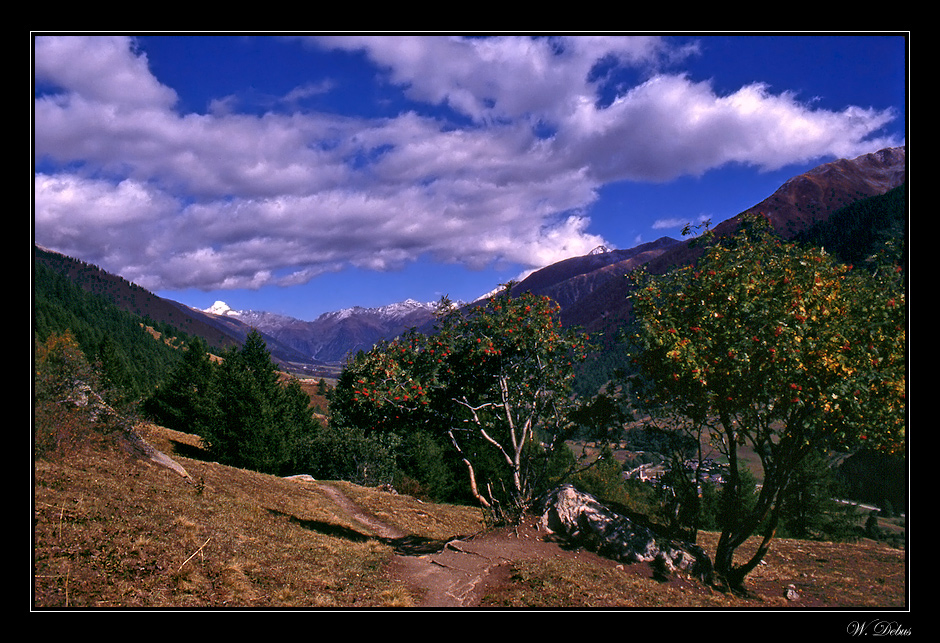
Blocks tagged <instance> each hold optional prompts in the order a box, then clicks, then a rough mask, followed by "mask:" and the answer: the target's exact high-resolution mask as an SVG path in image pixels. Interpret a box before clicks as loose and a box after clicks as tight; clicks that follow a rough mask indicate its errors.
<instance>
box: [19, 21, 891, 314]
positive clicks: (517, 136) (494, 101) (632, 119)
mask: <svg viewBox="0 0 940 643" xmlns="http://www.w3.org/2000/svg"><path fill="white" fill-rule="evenodd" d="M908 45H909V43H908V40H907V38H906V37H905V35H904V34H862V35H842V34H837V35H817V34H813V35H791V34H755V35H739V34H730V35H726V34H715V35H713V34H707V33H704V34H695V33H689V34H683V33H679V34H668V35H660V34H635V35H633V34H631V35H621V34H616V33H614V34H579V35H574V36H568V35H557V36H552V37H548V38H546V37H532V36H527V35H511V36H510V35H501V34H495V35H493V36H489V37H482V38H481V37H474V38H465V37H460V36H457V35H416V36H405V35H397V34H396V35H370V34H313V35H303V36H295V35H287V34H279V33H265V34H250V33H245V34H233V35H190V34H179V35H177V34H155V35H139V36H132V35H125V34H106V33H105V34H95V35H84V34H67V35H63V34H49V35H46V34H35V38H34V47H33V67H34V73H35V76H34V109H33V132H34V137H33V152H34V175H35V177H34V203H35V209H34V214H33V231H34V238H35V241H36V243H39V244H40V245H43V246H45V247H48V248H51V249H53V250H57V251H59V252H63V253H65V254H68V255H70V256H73V257H77V258H80V259H82V260H85V261H87V262H90V263H93V264H96V265H98V266H101V267H102V268H104V269H106V270H108V271H109V272H113V273H116V274H119V275H121V276H123V277H125V278H126V279H128V280H130V281H133V282H134V283H137V284H139V285H141V286H143V287H145V288H147V289H149V290H151V291H153V292H155V293H157V294H159V295H161V296H164V297H168V298H171V299H175V300H177V301H180V302H182V303H185V304H187V305H190V306H193V307H196V308H207V307H209V306H210V305H212V303H213V302H215V301H216V300H223V301H225V302H227V303H228V304H229V305H230V306H232V307H233V308H236V309H249V308H250V309H256V310H268V311H272V312H278V313H282V314H286V315H290V316H293V317H297V318H299V319H314V318H315V317H317V316H318V315H319V314H321V313H323V312H328V311H331V310H337V309H340V308H345V307H349V306H353V305H362V306H380V305H384V304H389V303H394V302H396V301H401V300H403V299H406V298H412V299H417V300H420V301H435V300H437V299H439V298H440V296H441V295H444V294H447V295H449V296H450V297H451V298H452V299H462V300H472V299H474V298H476V297H477V296H479V295H482V294H483V293H485V292H488V291H490V290H492V289H493V288H495V287H496V286H497V285H498V284H500V283H503V282H505V281H507V280H509V279H514V278H517V277H519V276H521V275H523V274H525V273H526V271H529V270H532V269H535V268H538V267H541V266H543V265H547V264H549V263H553V262H555V261H559V260H561V259H564V258H566V257H569V256H575V255H581V254H585V253H587V252H590V251H591V250H592V249H594V248H595V247H597V246H598V245H606V246H608V247H611V248H629V247H633V246H635V245H637V244H638V243H642V242H645V241H652V240H654V239H656V238H658V237H661V236H672V237H674V238H680V236H681V233H680V230H681V228H682V226H683V225H684V224H686V223H693V222H698V221H700V220H702V219H704V218H708V219H711V221H712V223H713V224H714V223H718V222H719V221H722V220H724V219H726V218H728V217H731V216H734V215H735V214H737V213H738V212H740V211H742V210H744V209H747V208H748V207H750V206H752V205H755V204H756V203H758V202H760V201H761V200H763V199H764V198H766V197H767V196H769V195H770V194H772V193H773V191H774V190H776V188H777V187H779V186H780V185H781V184H782V183H783V182H784V181H785V180H786V179H788V178H790V177H791V176H794V175H796V174H799V173H801V172H804V171H806V170H807V169H809V168H811V167H813V166H815V165H818V164H820V163H824V162H827V161H830V160H833V159H835V158H854V157H856V156H859V155H861V154H865V153H868V152H873V151H877V150H879V149H882V148H884V147H889V146H896V145H904V144H905V143H906V127H907V123H906V115H907V112H908V105H907V104H906V100H907V77H908V72H907V67H906V63H907V56H908V55H909V47H908Z"/></svg>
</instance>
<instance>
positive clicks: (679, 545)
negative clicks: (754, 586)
mask: <svg viewBox="0 0 940 643" xmlns="http://www.w3.org/2000/svg"><path fill="white" fill-rule="evenodd" d="M542 507H543V508H542V517H541V524H542V527H543V528H545V529H547V530H549V531H551V532H553V533H555V534H558V535H561V536H563V537H564V538H566V539H567V540H569V541H570V542H572V543H574V544H577V545H580V546H582V547H584V548H585V549H589V550H591V551H594V552H596V553H598V554H600V555H601V556H604V557H606V558H611V559H613V560H617V561H620V562H624V563H635V562H647V563H651V564H652V565H653V568H654V570H656V571H657V572H658V573H664V572H665V573H668V572H676V571H683V572H685V573H688V574H690V575H692V576H696V577H698V578H700V579H701V580H703V581H704V582H709V583H710V582H711V580H712V563H711V560H710V559H709V558H708V555H707V554H706V553H705V551H704V550H703V549H702V548H701V547H699V546H697V545H694V544H691V543H685V542H680V541H675V540H672V539H669V538H665V537H662V536H660V535H658V534H656V533H655V532H654V531H653V530H652V529H650V528H649V527H648V526H645V525H642V524H639V523H638V522H636V521H634V520H631V519H630V518H628V517H627V516H624V515H622V514H620V513H617V512H616V511H614V510H612V509H610V508H609V507H607V506H605V505H603V504H602V503H601V502H599V501H598V500H597V499H596V498H595V497H594V496H592V495H591V494H588V493H584V492H581V491H578V490H577V489H575V488H574V487H573V486H571V485H570V484H565V485H561V486H559V487H556V488H555V489H554V490H553V491H551V492H550V493H549V494H548V495H547V496H546V497H545V498H544V500H543V505H542Z"/></svg>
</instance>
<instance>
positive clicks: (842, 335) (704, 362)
mask: <svg viewBox="0 0 940 643" xmlns="http://www.w3.org/2000/svg"><path fill="white" fill-rule="evenodd" d="M900 273H901V270H900V268H899V267H896V266H884V267H883V268H882V269H881V270H876V271H874V273H869V272H867V271H866V272H863V271H855V272H853V271H851V270H850V268H849V267H847V266H844V265H842V264H839V263H837V262H836V261H834V260H833V259H832V257H831V256H830V255H827V254H826V253H825V252H824V251H822V250H820V249H814V248H804V247H801V246H798V245H796V244H790V243H783V242H781V241H780V239H779V238H778V237H776V236H775V235H774V234H773V233H772V231H771V230H770V226H769V224H767V222H766V221H765V220H764V219H763V218H761V217H753V218H747V219H745V220H743V221H742V225H741V229H740V231H739V232H738V233H737V234H735V235H732V236H730V237H727V238H725V239H721V240H719V242H717V243H712V244H711V245H709V246H708V247H707V248H706V251H705V254H704V255H703V256H702V258H701V259H700V260H699V262H698V264H697V265H695V266H688V267H683V268H679V269H676V270H674V271H672V272H670V273H669V274H667V275H664V276H661V277H653V276H650V275H647V274H646V273H644V272H643V271H638V272H637V273H636V274H635V275H634V278H635V279H636V282H637V290H636V291H635V293H634V294H633V305H634V310H635V313H636V315H637V326H636V330H635V333H634V335H633V338H632V339H633V340H634V342H635V345H636V347H637V363H638V366H639V368H640V370H641V373H642V375H643V378H642V379H638V382H645V383H647V384H649V385H651V386H650V387H649V388H648V389H647V390H646V391H645V392H644V394H645V395H646V401H647V402H651V401H652V402H657V401H658V403H661V404H665V405H667V406H669V407H670V409H671V412H672V413H673V414H674V415H675V416H676V417H683V418H686V420H687V423H688V424H687V426H689V427H703V426H705V425H706V424H707V423H709V422H712V421H715V422H716V425H715V428H716V430H714V431H712V432H710V435H711V436H712V437H713V440H714V442H713V445H712V446H713V447H714V448H716V449H718V450H719V451H720V452H722V453H723V454H724V455H725V456H726V457H727V459H728V462H729V469H730V475H729V480H728V482H727V483H726V484H725V486H724V488H723V494H724V499H723V502H724V503H725V506H726V507H734V508H736V510H735V511H734V512H728V513H724V514H722V521H723V527H722V529H723V531H722V538H721V541H720V542H719V546H718V552H717V554H716V572H717V573H718V574H719V576H720V577H721V578H723V579H724V580H725V581H726V582H728V583H729V585H731V586H732V587H737V586H739V585H740V583H742V582H743V579H744V576H745V575H746V574H747V573H748V572H749V571H750V570H751V569H752V568H753V566H754V565H756V564H757V563H758V562H759V561H760V559H761V558H762V557H763V554H764V552H765V551H766V545H767V543H768V542H769V539H770V536H771V535H772V533H773V529H774V528H775V527H776V526H777V521H778V520H779V518H780V511H781V508H782V506H783V502H784V498H785V497H786V493H787V490H788V488H789V487H790V485H791V484H792V483H793V476H794V473H795V472H796V471H797V468H798V466H799V464H800V462H801V461H802V460H803V458H805V457H806V456H807V455H808V454H809V453H811V452H812V451H813V450H815V449H820V448H827V447H828V448H835V447H839V448H847V447H851V446H856V445H858V444H860V443H861V444H866V445H871V446H872V447H876V448H881V449H884V450H886V451H888V452H896V451H899V450H901V449H903V444H904V422H905V417H904V412H905V402H904V397H905V368H904V366H905V328H906V319H905V303H904V297H905V293H904V290H903V287H902V279H901V278H900ZM745 444H747V445H749V446H750V448H751V449H753V451H754V452H755V453H756V454H757V455H758V457H759V458H760V460H761V464H762V467H763V472H764V479H763V485H762V487H761V492H760V495H759V498H758V502H757V503H756V504H755V506H754V508H753V509H752V510H750V511H744V509H743V507H744V505H743V504H742V503H743V500H744V495H743V494H744V488H743V486H742V480H741V477H740V470H739V464H738V449H739V448H740V447H741V446H743V445H745ZM762 525H766V531H765V532H764V533H765V541H764V543H763V544H762V546H761V547H760V548H759V549H758V551H757V552H756V554H755V555H754V557H753V558H752V559H751V560H750V561H748V562H746V563H744V564H743V565H740V566H736V565H734V564H733V563H732V555H733V552H734V550H735V549H736V548H737V547H738V546H739V545H740V544H741V543H743V542H744V541H745V540H746V539H747V538H748V537H749V536H750V535H751V534H753V533H754V531H755V530H757V529H758V528H759V527H761V526H762Z"/></svg>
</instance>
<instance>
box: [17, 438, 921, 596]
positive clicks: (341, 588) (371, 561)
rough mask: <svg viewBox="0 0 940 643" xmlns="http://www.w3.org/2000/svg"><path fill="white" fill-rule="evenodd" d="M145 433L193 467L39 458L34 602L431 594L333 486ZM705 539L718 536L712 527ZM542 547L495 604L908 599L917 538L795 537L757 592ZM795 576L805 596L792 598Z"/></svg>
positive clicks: (510, 563)
mask: <svg viewBox="0 0 940 643" xmlns="http://www.w3.org/2000/svg"><path fill="white" fill-rule="evenodd" d="M141 433H142V435H143V436H144V437H145V439H147V440H148V441H149V442H150V443H151V444H152V445H153V446H155V447H156V448H158V449H160V450H161V451H163V452H164V453H167V454H170V455H172V456H173V457H174V459H175V460H176V461H177V462H179V463H180V464H181V465H182V466H183V467H184V468H185V469H186V471H187V472H188V473H189V474H190V476H191V479H190V480H187V479H185V478H183V477H182V476H180V475H179V474H178V473H176V472H173V471H171V470H169V469H166V468H163V467H160V466H158V465H156V464H154V463H152V462H150V461H147V460H142V459H139V458H136V457H132V456H130V455H128V454H127V453H126V452H124V451H122V450H121V449H120V448H119V447H118V446H115V445H109V444H107V443H105V444H96V445H91V444H90V445H86V446H85V447H83V448H81V449H79V450H77V451H74V452H72V453H69V454H67V455H63V454H59V455H58V456H56V457H54V458H50V459H43V460H36V461H35V476H34V549H33V563H34V565H33V572H34V579H33V592H34V593H33V606H34V608H36V609H47V608H56V609H60V608H153V607H174V608H223V607H232V608H252V607H263V608H272V607H277V608H334V609H335V608H352V607H356V608H400V607H404V608H407V607H413V606H416V605H419V604H420V602H421V595H420V594H421V592H420V590H419V589H416V586H415V584H414V583H411V582H408V581H409V579H404V578H400V577H396V574H395V570H396V569H400V566H396V565H393V564H392V562H393V561H394V559H395V557H396V554H395V551H394V549H393V548H392V547H391V546H390V545H389V544H388V541H387V540H383V538H382V537H381V536H382V534H381V533H379V531H381V530H375V529H370V528H369V527H368V524H366V523H368V522H369V521H366V523H364V522H363V521H362V520H357V519H356V517H355V516H351V515H350V514H349V512H348V508H344V506H343V505H342V504H341V503H338V502H337V501H336V499H335V497H334V496H333V495H331V494H328V493H325V492H324V489H323V488H322V487H321V486H319V485H316V484H310V483H303V482H298V481H295V480H285V479H281V478H276V477H272V476H268V475H262V474H258V473H254V472H250V471H244V470H240V469H234V468H231V467H225V466H221V465H218V464H215V463H211V462H206V461H204V460H202V459H200V451H201V450H200V445H199V441H198V438H195V437H194V436H190V435H185V434H181V433H176V432H173V431H169V430H167V429H164V428H162V427H156V426H152V425H145V426H144V427H142V428H141ZM331 484H332V485H334V486H335V487H336V488H338V489H339V490H340V491H342V493H343V494H344V495H345V497H347V498H349V499H351V500H352V501H354V502H355V503H356V505H357V506H358V507H359V508H361V509H363V510H364V511H365V512H367V514H368V515H369V516H371V517H374V519H375V522H376V524H379V523H380V524H382V525H384V526H387V527H388V529H390V530H392V531H395V532H398V533H402V534H407V535H411V536H415V537H417V539H446V538H450V537H452V536H455V535H462V534H471V533H475V532H478V531H479V530H480V529H481V527H482V525H481V523H480V514H479V512H478V511H477V510H475V509H473V508H468V507H458V506H448V505H433V504H424V503H420V502H418V501H417V500H415V499H413V498H410V497H408V496H403V495H394V494H390V493H386V492H381V491H378V490H375V489H367V488H362V487H356V486H354V485H350V484H346V483H331ZM489 537H492V538H502V537H506V538H512V537H514V536H513V535H512V534H508V535H506V534H504V535H503V536H495V535H494V536H489ZM515 537H518V535H516V536H515ZM703 545H704V546H706V548H710V547H711V546H712V545H713V543H710V542H709V541H708V535H707V534H706V542H704V543H703ZM514 549H518V543H516V544H515V547H514ZM536 549H537V550H538V552H539V555H536V556H534V557H533V556H525V557H522V558H507V559H506V561H505V563H504V564H501V565H499V567H498V568H497V570H496V572H495V573H492V574H491V576H490V577H489V578H488V579H487V584H486V589H485V592H484V593H483V598H482V600H481V605H482V606H484V607H494V608H505V607H513V608H520V607H521V608H529V607H556V608H557V607H571V608H575V607H640V608H655V607H670V608H676V607H710V608H727V607H744V608H767V607H785V608H788V609H794V608H800V607H829V608H832V607H836V608H842V607H851V608H904V607H905V605H906V573H905V572H906V568H905V552H904V551H902V550H895V549H890V548H888V547H885V546H882V545H878V544H875V543H860V544H851V545H849V544H831V543H812V542H807V541H787V540H783V541H780V542H779V543H777V544H776V545H775V546H774V547H773V549H772V552H771V554H770V556H769V557H768V560H767V564H766V565H763V566H762V567H761V568H759V569H758V570H757V571H756V572H755V573H754V574H753V582H752V587H753V589H754V590H755V596H754V597H752V598H748V599H740V598H734V597H730V596H727V595H724V594H721V593H718V592H715V591H713V590H711V589H709V588H706V587H703V586H701V585H700V584H698V583H695V582H694V581H690V580H687V579H682V578H673V579H671V580H670V581H669V582H657V581H656V580H654V579H653V578H652V574H651V570H650V569H649V568H648V566H641V565H627V566H623V565H618V564H616V563H614V562H612V561H607V560H604V559H602V558H599V557H597V556H594V555H592V554H589V553H588V552H578V551H567V550H565V549H564V548H562V547H559V546H558V545H557V544H547V543H542V542H539V544H538V546H537V547H536ZM508 550H509V548H507V551H508ZM791 584H792V585H794V586H795V588H796V590H797V591H798V592H799V594H800V599H799V600H797V601H788V600H786V599H785V598H783V592H784V591H785V588H786V587H787V586H788V585H791Z"/></svg>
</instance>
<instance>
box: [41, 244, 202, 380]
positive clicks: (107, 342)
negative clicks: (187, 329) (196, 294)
mask: <svg viewBox="0 0 940 643" xmlns="http://www.w3.org/2000/svg"><path fill="white" fill-rule="evenodd" d="M66 330H69V331H70V332H71V334H72V336H73V337H74V338H75V339H76V341H77V342H78V344H79V346H80V347H81V350H82V352H83V353H84V354H85V355H86V356H87V357H88V359H89V360H91V361H95V362H99V363H100V368H101V370H102V373H103V375H104V376H105V377H106V378H107V379H108V380H109V381H110V383H111V384H113V385H115V386H116V387H117V388H119V389H122V390H124V391H125V392H126V394H127V395H129V396H131V397H141V396H145V395H149V394H150V392H151V391H152V390H153V388H154V386H156V385H157V383H159V382H160V381H161V380H162V379H163V378H164V377H165V376H166V374H167V373H168V372H169V371H170V370H171V369H172V368H173V367H174V366H175V365H176V364H177V363H178V361H179V359H180V357H181V351H180V347H181V346H183V345H184V344H185V343H186V342H187V341H188V338H187V337H186V336H185V335H184V334H183V333H181V332H180V331H179V330H177V329H175V328H173V327H172V326H170V325H168V324H164V323H159V322H154V321H152V320H149V319H144V318H141V317H138V316H137V315H133V314H131V313H129V312H125V311H123V310H121V309H119V308H118V307H117V306H115V305H114V304H112V303H111V302H110V301H109V300H108V299H106V298H105V297H103V296H100V295H96V294H92V293H90V292H88V291H86V290H85V289H83V288H82V287H81V286H79V285H77V284H76V283H75V282H74V281H72V280H71V279H70V278H69V277H67V276H65V275H63V274H61V273H59V272H57V271H56V270H54V269H52V268H50V267H49V266H48V265H46V264H45V263H43V262H41V261H35V262H33V340H34V342H35V343H36V344H41V343H43V342H45V341H46V340H47V339H48V338H49V336H50V334H52V333H64V332H65V331H66ZM156 338H159V341H158V340H157V339H156Z"/></svg>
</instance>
